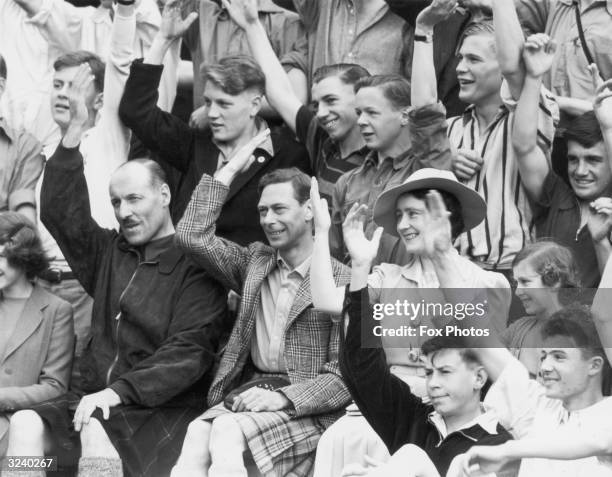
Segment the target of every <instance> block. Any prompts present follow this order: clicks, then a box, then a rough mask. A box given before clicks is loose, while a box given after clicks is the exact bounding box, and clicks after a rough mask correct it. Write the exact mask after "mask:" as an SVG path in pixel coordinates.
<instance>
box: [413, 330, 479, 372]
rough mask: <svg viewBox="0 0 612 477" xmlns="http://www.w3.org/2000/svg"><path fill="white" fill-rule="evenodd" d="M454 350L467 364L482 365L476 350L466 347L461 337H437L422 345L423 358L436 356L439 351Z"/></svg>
mask: <svg viewBox="0 0 612 477" xmlns="http://www.w3.org/2000/svg"><path fill="white" fill-rule="evenodd" d="M447 349H454V350H457V351H458V352H459V355H460V356H461V359H462V360H463V361H464V362H465V363H466V364H476V365H480V364H481V363H480V360H479V359H478V355H477V354H476V353H475V352H474V350H473V349H472V348H470V347H468V346H467V345H466V342H465V341H464V340H463V339H462V338H461V337H459V336H437V337H435V338H430V339H428V340H427V341H425V342H424V343H423V344H422V345H421V353H422V354H423V356H430V355H435V354H436V353H438V352H439V351H442V350H447Z"/></svg>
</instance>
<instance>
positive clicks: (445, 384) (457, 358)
mask: <svg viewBox="0 0 612 477" xmlns="http://www.w3.org/2000/svg"><path fill="white" fill-rule="evenodd" d="M424 365H425V376H426V386H427V395H428V396H429V398H430V400H431V404H432V406H433V407H434V409H435V410H436V411H438V413H440V415H442V416H443V417H450V416H454V417H457V416H462V415H464V414H466V413H467V412H469V410H471V409H473V408H474V405H475V403H478V402H479V401H480V389H481V388H482V386H483V385H484V383H485V382H486V379H487V378H486V373H485V372H484V370H483V368H482V366H479V365H477V364H475V363H466V361H465V360H464V359H463V358H462V356H461V354H460V351H459V350H457V349H442V350H440V351H437V352H435V353H432V354H431V355H427V356H425V358H424ZM476 405H477V404H476Z"/></svg>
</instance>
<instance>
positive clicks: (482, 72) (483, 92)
mask: <svg viewBox="0 0 612 477" xmlns="http://www.w3.org/2000/svg"><path fill="white" fill-rule="evenodd" d="M458 56H459V64H458V65H457V80H458V81H459V98H460V99H461V101H464V102H465V103H468V104H474V105H476V106H481V105H483V106H484V105H486V104H488V103H489V102H491V101H495V102H499V92H500V89H501V85H502V74H501V70H500V68H499V63H498V61H497V57H496V54H495V39H494V37H493V36H492V35H487V34H479V35H471V36H468V37H467V38H466V39H465V40H464V41H463V44H462V45H461V48H460V49H459V55H458Z"/></svg>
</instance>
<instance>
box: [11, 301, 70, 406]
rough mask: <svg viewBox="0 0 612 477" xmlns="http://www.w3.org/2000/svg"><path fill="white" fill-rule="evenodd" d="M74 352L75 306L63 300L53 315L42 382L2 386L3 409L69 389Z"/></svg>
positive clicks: (56, 394) (50, 397) (42, 370)
mask: <svg viewBox="0 0 612 477" xmlns="http://www.w3.org/2000/svg"><path fill="white" fill-rule="evenodd" d="M73 351H74V324H73V319H72V307H71V306H70V304H68V303H66V302H60V304H59V306H58V307H57V309H56V310H55V313H54V316H53V328H52V330H51V335H50V337H49V346H48V348H47V350H46V353H47V354H46V357H45V360H44V363H43V366H42V369H41V371H40V376H39V378H38V383H36V384H32V385H30V386H9V387H5V388H0V409H1V410H5V411H9V410H10V411H17V410H20V409H27V408H29V407H32V406H33V405H35V404H39V403H41V402H44V401H47V400H49V399H53V398H56V397H59V396H61V395H62V394H64V393H65V392H67V391H68V383H69V381H70V371H71V370H72V355H73Z"/></svg>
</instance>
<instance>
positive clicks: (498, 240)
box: [448, 83, 558, 270]
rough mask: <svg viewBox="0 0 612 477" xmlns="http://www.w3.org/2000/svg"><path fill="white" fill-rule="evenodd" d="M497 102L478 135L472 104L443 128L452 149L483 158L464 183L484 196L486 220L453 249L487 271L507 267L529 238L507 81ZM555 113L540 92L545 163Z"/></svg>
mask: <svg viewBox="0 0 612 477" xmlns="http://www.w3.org/2000/svg"><path fill="white" fill-rule="evenodd" d="M502 98H503V100H504V104H503V106H501V107H500V110H499V112H498V114H497V116H496V117H495V119H494V120H493V121H492V122H491V124H489V125H488V126H487V129H486V130H485V131H484V132H483V133H482V134H481V132H480V129H479V125H478V118H477V117H476V110H475V107H474V106H473V105H471V106H469V107H468V108H467V109H466V110H465V113H464V114H463V115H462V116H457V117H455V118H451V119H449V128H448V136H449V139H450V143H451V144H452V145H453V146H454V147H456V148H457V149H472V150H474V151H476V152H477V153H478V154H480V156H481V157H482V158H483V160H484V162H483V166H482V169H481V170H480V171H479V172H478V173H477V174H475V175H474V176H473V177H472V178H471V179H470V180H468V181H467V182H464V183H465V184H466V185H467V186H468V187H470V188H471V189H474V190H475V191H476V192H478V193H479V194H480V195H482V196H483V198H484V199H485V201H486V202H487V216H486V218H485V220H484V221H483V222H482V223H481V224H480V225H478V226H477V227H475V228H473V229H472V230H470V231H468V232H466V233H463V234H461V236H460V237H459V238H458V245H459V247H460V250H461V254H462V255H467V256H468V257H470V258H471V259H472V260H475V261H477V262H479V263H480V264H481V265H482V266H483V267H484V268H486V269H489V270H496V269H501V270H505V269H510V267H511V264H512V260H513V259H514V256H515V255H516V254H517V253H518V252H519V251H520V250H521V249H522V248H523V247H524V246H525V245H526V244H527V243H529V242H531V241H532V239H533V237H532V234H531V230H530V225H531V219H532V214H531V209H530V205H529V202H528V198H527V194H526V192H525V190H524V188H523V186H522V183H521V178H520V174H519V170H518V164H517V162H516V157H515V154H514V149H513V148H512V142H511V134H512V123H513V121H514V110H515V108H516V102H515V101H513V100H511V99H509V98H510V93H509V91H508V88H507V85H506V83H504V86H503V87H502ZM557 111H558V108H557V105H556V103H555V100H554V98H553V97H552V96H551V95H550V93H548V92H547V91H546V90H544V89H543V90H542V94H541V96H540V108H539V114H538V119H537V120H538V146H539V147H540V149H541V150H542V151H543V152H544V154H545V155H546V157H548V158H549V159H550V152H551V146H552V141H553V137H554V132H555V125H554V122H555V117H558V113H557Z"/></svg>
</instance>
